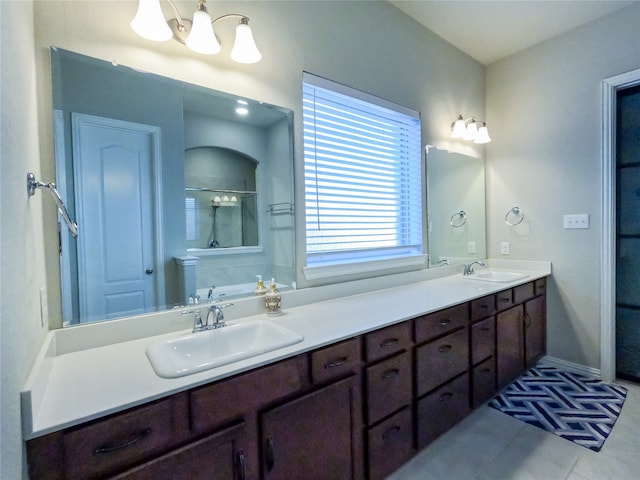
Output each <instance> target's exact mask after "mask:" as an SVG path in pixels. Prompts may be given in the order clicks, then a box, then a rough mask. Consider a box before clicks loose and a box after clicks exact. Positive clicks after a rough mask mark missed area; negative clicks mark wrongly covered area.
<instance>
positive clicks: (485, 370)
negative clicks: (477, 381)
mask: <svg viewBox="0 0 640 480" xmlns="http://www.w3.org/2000/svg"><path fill="white" fill-rule="evenodd" d="M492 372H493V370H491V369H490V368H483V369H482V373H484V374H485V375H486V374H488V373H492Z"/></svg>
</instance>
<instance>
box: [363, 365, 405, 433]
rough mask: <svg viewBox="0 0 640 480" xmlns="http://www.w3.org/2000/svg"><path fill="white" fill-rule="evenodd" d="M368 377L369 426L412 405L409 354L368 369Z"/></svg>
mask: <svg viewBox="0 0 640 480" xmlns="http://www.w3.org/2000/svg"><path fill="white" fill-rule="evenodd" d="M366 377H367V419H368V423H369V424H372V423H375V422H377V421H378V420H380V419H381V418H383V417H384V416H386V415H389V414H390V413H393V412H394V411H396V410H399V409H400V408H402V407H404V406H405V405H408V404H409V403H411V356H410V355H409V352H404V353H401V354H400V355H397V356H395V357H393V358H389V359H388V360H385V361H383V362H380V363H378V364H376V365H373V366H371V367H368V368H367V371H366Z"/></svg>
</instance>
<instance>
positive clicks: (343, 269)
mask: <svg viewBox="0 0 640 480" xmlns="http://www.w3.org/2000/svg"><path fill="white" fill-rule="evenodd" d="M427 257H428V256H427V255H415V256H411V257H400V258H390V259H386V260H373V261H367V262H357V263H348V264H340V265H324V266H318V267H304V268H303V269H302V272H303V273H304V277H305V278H306V279H307V280H318V279H323V278H330V277H340V276H344V275H352V274H358V273H370V272H382V271H384V270H391V269H395V268H402V267H418V266H424V267H426V266H427Z"/></svg>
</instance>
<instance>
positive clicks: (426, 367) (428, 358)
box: [416, 328, 469, 396]
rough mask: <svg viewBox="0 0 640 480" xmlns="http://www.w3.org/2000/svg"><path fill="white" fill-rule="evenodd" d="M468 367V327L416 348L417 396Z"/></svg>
mask: <svg viewBox="0 0 640 480" xmlns="http://www.w3.org/2000/svg"><path fill="white" fill-rule="evenodd" d="M468 368H469V329H468V328H463V329H462V330H459V331H457V332H454V333H451V334H449V335H447V336H446V337H442V338H439V339H438V340H434V341H433V342H431V343H428V344H426V345H423V346H422V347H420V348H417V349H416V386H417V393H418V396H421V395H424V394H425V393H427V392H428V391H429V390H432V389H434V388H436V387H437V386H438V385H442V384H443V383H445V382H447V381H448V380H449V379H451V378H453V377H455V376H456V375H459V374H460V373H462V372H465V371H466V370H468Z"/></svg>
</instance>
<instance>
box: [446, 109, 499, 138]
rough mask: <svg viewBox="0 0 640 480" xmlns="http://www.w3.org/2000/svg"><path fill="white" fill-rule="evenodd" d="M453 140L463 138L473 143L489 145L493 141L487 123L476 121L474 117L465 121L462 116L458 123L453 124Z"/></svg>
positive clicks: (459, 116) (457, 120)
mask: <svg viewBox="0 0 640 480" xmlns="http://www.w3.org/2000/svg"><path fill="white" fill-rule="evenodd" d="M451 138H461V139H462V140H469V141H472V142H473V143H489V142H490V141H491V137H489V130H488V129H487V122H483V121H481V120H476V119H475V118H474V117H469V118H467V119H466V120H465V119H464V117H463V116H462V115H458V118H457V119H456V121H455V122H453V123H452V124H451Z"/></svg>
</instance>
